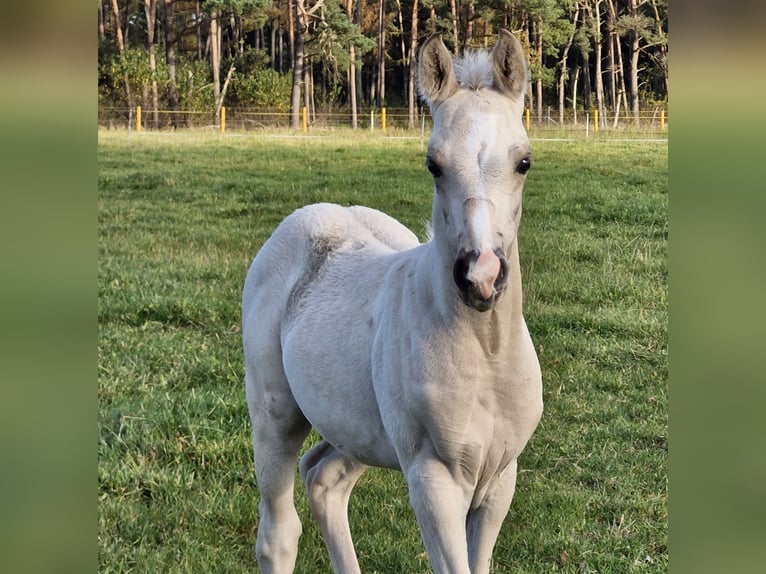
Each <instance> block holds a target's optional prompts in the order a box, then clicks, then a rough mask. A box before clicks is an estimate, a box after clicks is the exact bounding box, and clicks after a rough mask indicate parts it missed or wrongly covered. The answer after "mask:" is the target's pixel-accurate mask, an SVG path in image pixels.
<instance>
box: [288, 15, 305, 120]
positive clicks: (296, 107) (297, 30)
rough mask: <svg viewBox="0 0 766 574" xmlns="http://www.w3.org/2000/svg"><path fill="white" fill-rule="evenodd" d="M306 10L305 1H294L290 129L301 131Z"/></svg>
mask: <svg viewBox="0 0 766 574" xmlns="http://www.w3.org/2000/svg"><path fill="white" fill-rule="evenodd" d="M305 17H306V8H305V5H304V0H294V3H293V22H294V24H295V27H294V31H293V34H294V36H293V38H294V39H293V88H292V97H291V101H290V128H291V129H293V130H299V129H301V110H300V108H301V84H302V83H303V42H304V40H303V34H304V32H305V30H306V26H305Z"/></svg>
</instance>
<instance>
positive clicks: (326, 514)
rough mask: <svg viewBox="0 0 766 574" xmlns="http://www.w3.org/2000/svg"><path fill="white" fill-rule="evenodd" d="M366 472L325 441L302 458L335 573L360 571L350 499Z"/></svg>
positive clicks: (305, 479)
mask: <svg viewBox="0 0 766 574" xmlns="http://www.w3.org/2000/svg"><path fill="white" fill-rule="evenodd" d="M366 469H367V466H365V465H364V464H361V463H359V462H355V461H352V460H350V459H348V458H346V457H345V456H344V455H342V454H341V453H340V452H339V451H338V450H337V449H336V448H335V447H334V446H332V445H331V444H330V443H328V442H327V441H325V440H323V441H322V442H320V443H319V444H317V445H315V446H314V447H313V448H312V449H311V450H309V451H308V452H307V453H306V454H304V455H303V457H302V458H301V463H300V471H301V480H303V484H305V485H306V492H307V494H308V498H309V504H310V506H311V513H312V514H313V516H314V519H315V520H316V521H317V523H318V524H319V529H320V530H321V532H322V537H323V538H324V541H325V545H326V546H327V551H328V552H329V554H330V562H332V568H333V571H335V572H343V573H344V574H345V573H354V572H359V571H360V570H359V563H358V562H357V559H356V552H355V551H354V543H353V541H352V540H351V530H350V529H349V525H348V499H349V496H350V495H351V490H352V489H353V488H354V485H355V484H356V481H357V480H359V477H360V476H362V474H363V473H364V471H365V470H366Z"/></svg>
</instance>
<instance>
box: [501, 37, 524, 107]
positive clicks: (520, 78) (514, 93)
mask: <svg viewBox="0 0 766 574" xmlns="http://www.w3.org/2000/svg"><path fill="white" fill-rule="evenodd" d="M492 61H493V62H494V72H495V87H497V88H498V89H499V90H500V91H501V92H503V93H504V94H505V95H507V96H508V97H510V98H512V99H514V100H516V99H519V98H523V97H524V93H525V92H526V91H527V59H526V56H525V55H524V49H523V48H522V47H521V42H519V41H518V40H517V39H516V37H515V36H514V35H513V34H511V33H510V32H509V31H508V30H504V29H501V30H500V34H499V36H498V39H497V44H495V49H494V50H493V51H492Z"/></svg>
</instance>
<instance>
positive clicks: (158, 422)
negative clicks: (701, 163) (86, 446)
mask: <svg viewBox="0 0 766 574" xmlns="http://www.w3.org/2000/svg"><path fill="white" fill-rule="evenodd" d="M533 153H534V158H535V160H534V166H533V168H532V171H531V172H530V174H529V176H528V180H527V186H526V191H525V198H524V215H523V219H522V226H521V231H520V234H519V235H520V237H519V242H520V243H519V246H520V252H521V260H522V270H523V280H524V287H525V315H526V318H527V322H528V324H529V328H530V331H531V333H532V336H533V339H534V341H535V344H536V346H537V349H538V353H539V356H540V361H541V366H542V371H543V382H544V400H545V413H544V415H543V419H542V422H541V424H540V426H539V428H538V430H537V431H536V433H535V435H534V436H533V437H532V440H531V441H530V443H529V445H528V446H527V449H526V450H525V452H524V453H523V455H522V456H521V459H520V469H521V472H520V474H519V479H518V486H517V490H516V496H515V498H514V501H513V504H512V506H511V511H510V513H509V515H508V517H507V519H506V522H505V524H504V526H503V529H502V531H501V533H500V537H499V540H498V544H497V546H496V549H495V554H494V561H493V572H516V573H529V574H532V573H535V574H536V573H539V572H571V573H581V572H602V573H617V572H619V573H624V572H665V571H667V568H668V552H667V524H668V515H667V454H668V453H667V448H668V447H667V392H666V383H667V238H668V221H667V201H668V196H667V186H668V174H667V147H666V146H665V145H663V144H656V143H629V142H585V141H581V142H545V141H538V142H533ZM423 158H424V148H423V144H422V142H420V141H418V140H394V139H383V138H378V139H368V138H362V137H353V138H348V139H345V140H341V139H340V138H332V137H323V138H311V139H301V138H276V137H267V136H265V135H257V134H255V135H244V136H242V137H226V138H224V139H220V138H218V137H217V136H215V135H209V136H204V135H198V136H193V137H183V136H171V135H166V136H161V135H146V136H140V137H138V136H136V134H133V135H131V137H130V139H129V138H128V137H127V134H126V133H125V132H100V133H99V145H98V169H99V180H98V181H99V183H98V190H99V191H98V193H99V197H98V219H99V238H98V248H99V264H98V288H99V296H98V324H99V330H98V338H99V340H98V400H99V447H98V448H99V462H98V488H99V492H98V497H99V503H98V557H99V558H98V560H99V571H100V572H103V573H107V572H189V573H192V572H193V573H197V574H198V573H201V572H216V573H223V572H245V571H251V572H254V571H256V570H257V566H256V563H255V559H254V556H253V552H252V550H253V546H254V541H255V530H256V526H257V518H256V508H257V501H258V490H257V487H256V485H255V481H254V477H253V471H252V461H251V445H250V436H249V421H248V417H247V407H246V404H245V399H244V388H243V382H242V379H243V361H242V353H241V342H240V333H239V311H240V307H239V306H240V289H241V285H242V282H243V280H244V277H245V273H246V270H247V268H248V266H249V264H250V261H251V260H252V258H253V256H254V255H255V253H256V252H257V250H258V248H259V246H260V245H261V244H262V243H263V241H264V240H265V239H266V238H267V237H268V235H269V234H270V233H271V231H272V230H273V229H274V227H275V226H276V225H277V224H278V223H279V221H280V220H281V219H282V218H283V217H284V216H285V215H287V214H288V213H290V212H291V211H292V210H293V209H295V208H296V207H299V206H301V205H304V204H306V203H310V202H315V201H333V202H338V203H341V204H366V205H369V206H372V207H376V208H379V209H382V210H384V211H386V212H388V213H389V214H391V215H393V216H394V217H397V218H398V219H400V220H401V221H402V222H403V223H405V224H406V225H407V226H409V227H410V228H411V229H413V231H415V232H416V233H417V234H418V235H419V236H421V237H423V236H424V222H425V221H426V220H427V219H428V218H429V217H430V204H431V191H430V188H431V181H430V176H429V174H428V173H427V171H426V170H425V168H424V167H423ZM312 438H313V439H314V440H316V437H315V436H312ZM296 499H297V505H298V511H299V513H300V515H301V517H302V520H303V525H304V535H303V537H302V539H301V546H300V552H299V558H298V566H297V568H296V571H297V572H303V573H315V572H329V571H330V566H329V560H328V558H327V555H326V551H325V549H324V546H323V543H322V540H321V538H320V536H319V532H318V529H317V528H316V526H315V524H314V523H313V521H312V520H311V518H310V516H309V512H308V507H307V504H306V501H305V497H304V492H303V489H302V487H301V486H300V485H299V486H298V487H297V489H296ZM350 520H351V525H352V531H353V533H354V537H355V541H356V547H357V553H358V555H359V561H360V565H361V568H362V571H363V572H367V573H374V572H379V573H402V572H408V573H409V572H428V571H429V566H428V562H427V558H426V556H425V554H424V551H423V547H422V544H421V542H420V538H419V535H418V531H417V527H416V524H415V521H414V517H413V515H412V512H411V510H410V508H409V505H408V502H407V493H406V486H405V483H404V480H403V478H402V477H401V475H399V474H398V473H393V472H390V471H383V470H377V469H372V470H371V471H369V472H368V473H367V474H365V476H364V477H363V478H362V479H361V481H360V482H359V484H358V486H357V488H356V490H355V491H354V494H353V495H352V499H351V508H350Z"/></svg>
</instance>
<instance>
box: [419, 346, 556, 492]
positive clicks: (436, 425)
mask: <svg viewBox="0 0 766 574" xmlns="http://www.w3.org/2000/svg"><path fill="white" fill-rule="evenodd" d="M439 370H440V372H441V373H440V375H436V374H433V375H432V376H429V377H427V378H426V379H425V380H421V381H420V385H421V387H420V388H419V389H415V390H414V392H413V395H415V396H417V397H418V398H417V399H415V400H413V403H412V404H413V405H414V406H415V408H416V409H420V411H421V414H420V420H421V421H422V423H423V430H424V431H425V434H426V436H427V440H428V441H430V442H431V443H432V444H433V448H434V449H435V450H436V452H437V453H438V454H439V456H440V457H441V458H442V459H444V460H445V461H447V462H450V463H453V464H454V465H456V466H457V467H460V468H461V469H462V471H463V473H464V474H465V475H466V476H467V477H470V478H471V480H473V481H475V482H476V483H481V482H482V481H483V480H485V479H486V477H487V476H489V475H494V474H497V473H498V472H500V471H501V470H502V469H503V468H505V466H506V465H507V464H508V463H509V462H510V461H512V460H514V459H515V458H516V457H517V456H518V455H519V454H520V453H521V451H522V450H523V448H524V446H525V445H526V443H527V441H528V440H529V438H530V436H531V435H532V432H533V431H534V429H535V427H536V426H537V423H538V421H539V419H540V415H541V412H542V398H541V395H542V392H541V385H540V382H539V377H536V376H535V372H534V370H533V369H530V370H529V371H526V370H525V369H522V368H518V366H517V367H514V366H509V365H508V364H506V363H502V362H499V363H485V364H480V363H479V362H478V361H476V362H473V363H470V362H469V363H466V364H465V365H463V366H462V367H461V366H460V365H453V366H452V367H449V366H446V367H445V366H442V367H441V368H440V369H439Z"/></svg>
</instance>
